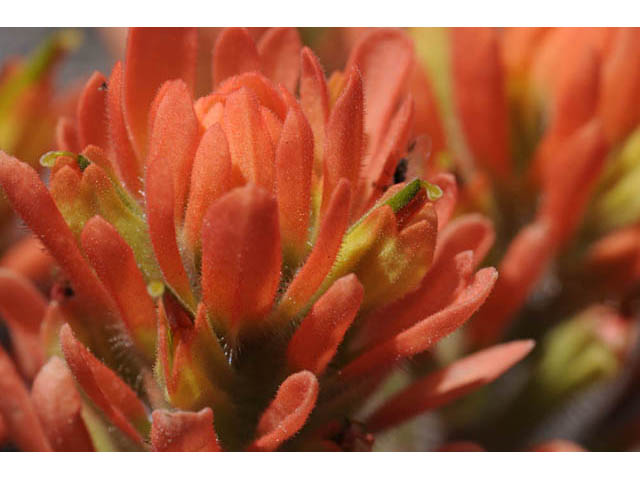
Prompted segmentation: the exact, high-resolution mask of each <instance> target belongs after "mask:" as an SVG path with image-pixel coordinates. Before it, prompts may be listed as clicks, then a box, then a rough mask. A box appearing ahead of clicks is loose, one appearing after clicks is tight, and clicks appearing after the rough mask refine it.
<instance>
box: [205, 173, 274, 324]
mask: <svg viewBox="0 0 640 480" xmlns="http://www.w3.org/2000/svg"><path fill="white" fill-rule="evenodd" d="M281 255H282V254H281V249H280V231H279V225H278V206H277V204H276V201H275V199H274V198H273V196H272V195H271V194H269V193H268V192H266V191H265V190H263V189H262V188H260V187H257V186H255V185H252V184H250V185H247V186H246V187H243V188H237V189H235V190H232V191H231V192H229V193H227V194H226V195H224V196H222V197H221V198H219V199H218V200H216V201H215V202H214V203H213V204H212V205H211V207H210V208H209V210H208V211H207V213H206V215H205V217H204V220H203V222H202V292H203V298H204V302H205V304H206V306H207V309H208V311H209V315H210V316H211V319H212V321H213V322H218V323H220V324H222V325H223V326H224V328H225V329H227V330H228V331H229V333H231V335H232V336H235V335H236V334H237V333H238V332H239V330H241V329H243V328H245V327H247V326H248V325H249V324H251V323H253V322H255V321H257V320H258V319H260V318H261V317H262V315H264V314H265V313H267V312H268V311H269V309H270V308H271V305H272V303H273V299H274V296H275V294H276V290H277V288H278V282H279V281H280V266H281Z"/></svg>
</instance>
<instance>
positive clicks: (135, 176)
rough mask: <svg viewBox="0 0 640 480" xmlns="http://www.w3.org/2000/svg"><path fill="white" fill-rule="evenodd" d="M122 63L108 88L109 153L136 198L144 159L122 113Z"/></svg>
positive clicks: (140, 182) (113, 72) (140, 184)
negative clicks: (130, 137)
mask: <svg viewBox="0 0 640 480" xmlns="http://www.w3.org/2000/svg"><path fill="white" fill-rule="evenodd" d="M122 76H123V75H122V63H121V62H118V63H116V64H115V66H114V67H113V70H112V71H111V76H110V77H109V84H108V87H107V100H106V101H107V116H108V118H109V124H108V127H109V153H110V155H111V156H112V158H113V162H114V165H115V167H116V169H117V171H118V174H119V176H120V178H121V179H122V181H123V182H124V184H125V185H126V186H127V188H128V190H129V191H130V192H131V193H133V194H134V195H136V196H139V195H140V192H141V190H142V181H141V177H142V171H143V168H142V166H143V164H144V161H143V160H144V159H142V158H140V159H138V158H137V157H136V154H135V152H134V151H133V147H132V145H131V141H130V140H129V134H128V132H127V126H126V123H125V120H124V113H123V111H122V108H123V107H122V95H123V93H122V92H123V90H124V86H123V79H122Z"/></svg>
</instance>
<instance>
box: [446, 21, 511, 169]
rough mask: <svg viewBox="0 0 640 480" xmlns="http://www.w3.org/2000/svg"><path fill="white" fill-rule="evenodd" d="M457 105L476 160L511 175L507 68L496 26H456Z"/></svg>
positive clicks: (453, 46) (453, 50)
mask: <svg viewBox="0 0 640 480" xmlns="http://www.w3.org/2000/svg"><path fill="white" fill-rule="evenodd" d="M450 32H451V33H450V35H451V61H452V67H451V68H452V80H453V92H454V98H455V105H456V109H457V111H458V115H459V117H460V121H461V123H462V128H463V130H464V133H465V136H466V141H467V144H468V146H469V148H470V150H471V152H472V154H473V156H474V158H475V160H476V161H477V162H478V163H479V164H480V165H483V166H486V167H488V168H489V169H490V170H491V171H492V172H493V173H494V174H495V175H497V176H498V177H499V178H500V179H502V180H506V179H507V178H508V176H509V175H510V174H511V163H510V158H509V130H508V128H509V127H508V121H509V120H508V115H509V111H508V107H507V97H506V85H505V75H504V67H503V64H502V61H501V58H500V51H499V45H498V35H499V33H498V32H497V31H496V30H495V29H493V28H452V29H451V30H450Z"/></svg>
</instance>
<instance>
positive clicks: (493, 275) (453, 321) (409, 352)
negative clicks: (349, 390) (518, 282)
mask: <svg viewBox="0 0 640 480" xmlns="http://www.w3.org/2000/svg"><path fill="white" fill-rule="evenodd" d="M497 278H498V274H497V272H496V271H495V269H494V268H484V269H482V270H479V271H478V272H477V273H476V274H475V277H474V279H473V282H472V283H471V285H469V286H468V287H467V288H466V289H465V290H464V291H463V292H462V293H461V294H460V295H459V296H458V298H457V299H456V300H455V301H454V302H453V303H452V304H451V305H449V306H447V307H446V308H444V309H443V310H440V311H438V312H436V313H434V314H433V315H431V316H429V317H427V318H425V319H424V320H422V321H420V322H418V323H416V324H415V325H413V326H412V327H409V328H407V329H406V330H403V331H402V332H400V333H399V334H397V335H396V336H394V337H392V338H389V339H387V340H385V341H384V342H383V343H381V344H379V345H377V346H375V347H374V348H372V349H371V350H368V351H366V352H365V353H363V354H362V355H360V356H359V357H357V358H356V359H355V360H353V361H352V362H351V363H349V364H347V365H346V366H345V367H344V368H343V369H342V370H341V371H340V372H339V376H340V378H341V379H342V381H344V382H346V381H350V380H353V379H355V378H360V377H362V376H363V375H366V374H367V373H369V372H371V371H374V370H378V369H381V368H389V367H391V366H393V365H394V364H395V363H397V362H398V361H399V360H401V359H403V358H407V357H411V356H413V355H416V354H418V353H420V352H423V351H425V350H426V349H428V348H429V347H430V346H431V345H433V344H435V343H436V342H437V341H438V340H440V339H441V338H443V337H445V336H446V335H449V334H450V333H452V332H453V331H454V330H457V329H458V328H460V327H461V326H462V325H463V324H464V323H465V322H466V321H467V320H468V319H469V318H470V317H471V315H473V313H475V311H476V310H478V308H480V306H481V305H482V304H483V303H484V302H485V300H486V299H487V297H488V296H489V293H491V289H492V288H493V285H494V284H495V282H496V279H497Z"/></svg>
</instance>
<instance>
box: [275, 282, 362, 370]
mask: <svg viewBox="0 0 640 480" xmlns="http://www.w3.org/2000/svg"><path fill="white" fill-rule="evenodd" d="M363 296H364V289H363V288H362V285H361V284H360V282H359V281H358V278H357V277H356V276H355V275H354V274H350V275H347V276H346V277H342V278H341V279H339V280H337V281H336V282H335V283H334V284H333V285H331V287H329V289H328V290H327V291H326V292H325V293H324V294H323V295H322V296H321V297H320V298H319V299H318V301H316V302H315V303H314V304H313V308H312V309H311V312H310V313H309V315H307V316H306V317H305V318H304V320H302V323H301V324H300V326H299V327H298V329H297V330H296V333H295V334H294V336H293V338H292V339H291V341H290V342H289V346H288V349H287V358H288V363H289V369H290V370H292V371H297V370H309V371H311V372H313V373H314V374H315V375H320V374H322V372H323V371H324V369H325V368H326V367H327V365H328V364H329V362H330V361H331V359H332V358H333V355H334V354H335V353H336V350H337V349H338V346H339V345H340V343H341V342H342V338H343V337H344V334H345V333H346V331H347V329H348V328H349V326H350V325H351V322H353V319H354V318H355V316H356V314H357V313H358V309H359V308H360V304H361V303H362V298H363Z"/></svg>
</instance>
